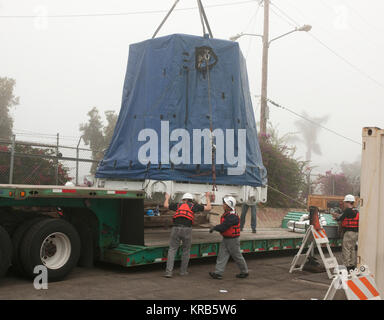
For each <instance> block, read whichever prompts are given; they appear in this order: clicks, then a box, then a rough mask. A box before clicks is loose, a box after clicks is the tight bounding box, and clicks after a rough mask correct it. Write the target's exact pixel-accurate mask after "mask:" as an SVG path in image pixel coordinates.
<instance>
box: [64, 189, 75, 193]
mask: <svg viewBox="0 0 384 320" xmlns="http://www.w3.org/2000/svg"><path fill="white" fill-rule="evenodd" d="M62 192H63V193H76V189H63V190H62Z"/></svg>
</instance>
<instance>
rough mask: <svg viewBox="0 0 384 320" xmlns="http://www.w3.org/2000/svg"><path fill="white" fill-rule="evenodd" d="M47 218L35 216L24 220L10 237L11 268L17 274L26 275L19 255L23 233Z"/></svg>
mask: <svg viewBox="0 0 384 320" xmlns="http://www.w3.org/2000/svg"><path fill="white" fill-rule="evenodd" d="M44 219H49V217H41V216H40V217H35V218H32V219H29V220H27V221H24V222H23V223H22V224H21V225H20V226H18V227H17V229H16V230H15V232H14V234H13V237H12V246H13V256H12V269H13V270H14V271H15V272H17V273H18V274H19V275H26V272H25V271H24V268H23V264H22V262H21V257H20V245H21V242H22V240H23V237H24V235H25V234H26V233H27V232H28V230H29V229H30V228H31V227H32V226H33V225H34V224H36V223H38V222H40V221H42V220H44Z"/></svg>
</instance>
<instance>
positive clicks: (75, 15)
mask: <svg viewBox="0 0 384 320" xmlns="http://www.w3.org/2000/svg"><path fill="white" fill-rule="evenodd" d="M252 2H253V3H254V2H257V0H248V1H238V2H235V3H233V2H232V3H221V4H213V5H207V6H205V7H206V8H217V7H231V6H236V5H242V4H247V3H252ZM196 9H198V7H188V8H178V9H175V10H174V11H187V10H196ZM167 12H168V10H146V11H131V12H112V13H82V14H55V15H44V16H41V15H4V16H0V18H4V19H8V18H26V19H31V18H87V17H109V16H128V15H143V14H157V13H167Z"/></svg>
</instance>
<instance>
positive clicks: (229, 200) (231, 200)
mask: <svg viewBox="0 0 384 320" xmlns="http://www.w3.org/2000/svg"><path fill="white" fill-rule="evenodd" d="M223 201H224V202H225V204H226V205H227V206H228V207H230V208H231V209H232V210H234V209H235V207H236V199H235V198H234V197H231V196H226V197H224V198H223Z"/></svg>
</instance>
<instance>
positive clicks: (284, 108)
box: [267, 98, 361, 145]
mask: <svg viewBox="0 0 384 320" xmlns="http://www.w3.org/2000/svg"><path fill="white" fill-rule="evenodd" d="M267 102H269V103H271V104H272V105H274V106H275V107H278V108H281V109H283V110H286V111H288V112H290V113H292V114H294V115H296V116H297V117H299V118H302V119H304V120H306V121H308V122H310V123H312V124H313V125H315V126H318V127H320V128H322V129H324V130H327V131H329V132H331V133H333V134H335V135H337V136H339V137H341V138H343V139H346V140H348V141H350V142H353V143H356V144H358V145H361V143H360V142H358V141H356V140H353V139H351V138H348V137H346V136H344V135H342V134H340V133H338V132H336V131H335V130H332V129H329V128H327V127H325V126H323V125H321V124H319V123H317V122H315V121H313V120H311V119H308V118H306V117H304V116H302V115H301V114H299V113H297V112H295V111H293V110H292V109H290V108H288V107H285V106H282V105H280V104H278V103H277V102H275V101H273V100H271V99H269V98H267Z"/></svg>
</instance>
